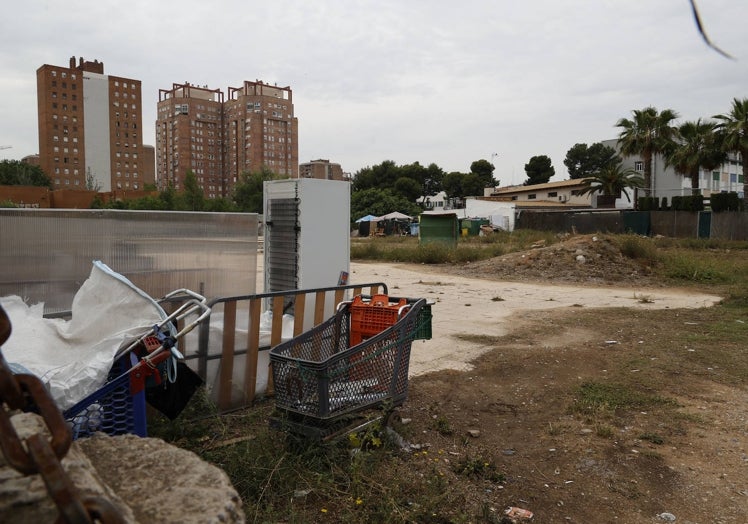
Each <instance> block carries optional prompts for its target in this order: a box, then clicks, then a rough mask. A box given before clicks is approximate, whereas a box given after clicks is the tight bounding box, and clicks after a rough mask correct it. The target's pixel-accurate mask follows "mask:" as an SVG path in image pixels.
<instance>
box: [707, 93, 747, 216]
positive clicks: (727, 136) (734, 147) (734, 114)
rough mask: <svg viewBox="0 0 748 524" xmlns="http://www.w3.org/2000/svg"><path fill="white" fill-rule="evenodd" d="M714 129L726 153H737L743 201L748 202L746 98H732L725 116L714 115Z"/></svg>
mask: <svg viewBox="0 0 748 524" xmlns="http://www.w3.org/2000/svg"><path fill="white" fill-rule="evenodd" d="M713 118H716V119H717V120H719V122H718V123H717V126H716V129H717V133H718V135H719V137H720V140H721V141H722V149H723V150H724V151H726V152H727V153H739V154H740V157H741V158H740V159H741V161H742V162H743V199H744V200H746V202H748V98H743V99H742V100H739V99H737V98H733V100H732V109H731V110H730V112H729V113H727V114H726V115H714V117H713Z"/></svg>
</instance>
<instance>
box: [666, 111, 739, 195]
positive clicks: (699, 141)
mask: <svg viewBox="0 0 748 524" xmlns="http://www.w3.org/2000/svg"><path fill="white" fill-rule="evenodd" d="M716 125H717V124H716V123H715V122H709V121H702V120H701V118H699V119H698V120H696V121H695V122H694V121H690V122H684V123H682V124H681V125H680V126H678V138H677V140H676V145H675V147H674V148H673V149H672V150H671V151H670V152H669V153H668V154H667V156H666V157H665V165H669V166H673V167H674V168H675V171H676V172H677V173H680V174H681V175H684V176H687V177H689V178H690V179H691V189H692V191H693V194H695V195H696V194H699V170H700V169H701V168H704V169H705V170H707V171H711V170H713V169H716V168H717V167H719V166H720V165H721V164H722V163H723V162H724V161H725V159H726V158H727V154H726V153H725V152H723V151H722V149H721V148H720V144H719V141H718V140H717V136H716V134H715V131H714V129H715V127H716Z"/></svg>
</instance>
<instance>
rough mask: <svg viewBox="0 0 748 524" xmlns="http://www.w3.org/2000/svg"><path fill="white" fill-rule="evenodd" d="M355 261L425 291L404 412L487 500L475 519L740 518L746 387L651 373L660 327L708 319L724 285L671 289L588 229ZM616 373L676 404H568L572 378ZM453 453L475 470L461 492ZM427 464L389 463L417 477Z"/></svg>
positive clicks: (436, 461) (744, 510)
mask: <svg viewBox="0 0 748 524" xmlns="http://www.w3.org/2000/svg"><path fill="white" fill-rule="evenodd" d="M580 257H583V259H580ZM351 272H352V277H351V281H352V282H354V283H362V282H373V281H383V282H385V283H387V284H388V285H389V288H390V294H391V295H396V296H410V297H425V298H428V299H429V300H431V301H432V302H433V305H432V312H433V324H432V326H433V328H432V329H433V338H432V340H430V341H416V342H415V343H414V346H413V352H412V356H411V380H410V393H409V398H408V400H407V402H406V403H405V405H404V406H403V408H402V409H401V412H400V415H401V416H402V417H403V418H404V420H405V422H406V423H407V424H406V425H403V426H402V429H403V431H404V435H406V437H407V439H408V440H409V442H410V443H411V444H415V445H416V448H417V449H418V448H420V450H421V451H420V453H421V454H422V455H421V456H422V460H423V461H428V463H429V468H431V469H429V470H428V471H432V472H434V471H438V474H439V475H446V477H445V478H446V479H448V480H447V488H446V489H447V490H448V491H447V493H448V494H449V495H445V496H450V497H453V498H454V504H455V506H462V507H468V506H470V507H482V508H483V510H484V511H485V512H486V513H487V516H485V517H484V519H483V521H485V522H490V521H495V522H498V521H500V519H501V515H502V514H503V511H504V509H505V508H507V507H509V506H516V507H521V508H524V509H527V510H530V511H532V512H533V513H534V518H533V519H532V522H535V523H546V522H552V523H557V522H575V523H608V522H616V523H650V522H678V523H744V522H748V391H747V390H746V387H745V384H737V385H725V384H724V383H721V382H719V381H713V380H710V378H709V372H710V371H709V369H711V368H708V369H707V370H704V372H703V373H700V374H696V375H694V374H689V375H688V376H679V375H678V373H676V372H673V373H669V374H667V373H662V375H657V374H656V373H658V371H657V370H656V369H654V368H652V369H650V364H651V363H652V362H654V361H656V359H666V358H667V356H666V355H667V352H663V347H664V346H666V345H667V341H668V339H669V334H670V333H672V332H673V331H676V330H682V329H684V327H685V328H694V329H698V327H699V326H700V325H704V324H705V323H708V322H710V320H714V319H713V318H711V317H710V315H713V313H712V312H713V311H714V309H713V308H711V307H710V306H712V305H714V304H715V303H717V302H718V301H719V300H720V297H719V296H716V295H712V294H709V293H697V292H694V291H692V290H689V291H685V290H676V289H668V288H665V287H663V286H662V285H661V284H660V283H659V282H657V281H656V280H655V279H653V277H652V276H651V275H650V271H649V270H648V268H646V267H642V266H640V265H638V264H637V263H636V262H634V261H631V260H629V259H625V257H622V256H621V254H620V253H619V252H617V251H616V249H615V248H614V247H613V245H612V244H611V243H610V242H609V241H607V240H606V239H605V238H598V237H593V236H578V237H573V238H570V239H568V240H567V241H566V242H563V243H561V244H559V245H554V246H549V247H544V246H538V247H537V249H534V250H531V251H529V252H525V253H516V254H511V255H507V256H505V257H499V258H497V259H492V260H490V261H487V262H480V263H474V264H468V265H465V266H461V267H458V268H455V267H446V266H445V267H432V266H429V267H426V266H415V265H392V264H379V263H376V264H368V263H354V264H352V265H351ZM558 282H562V283H563V285H556V283H558ZM632 283H633V284H632ZM746 321H748V319H746ZM676 349H677V350H681V348H672V350H673V351H675V350H676ZM682 351H692V349H689V348H688V347H686V348H682ZM622 373H629V374H636V373H641V376H642V382H641V383H642V384H643V386H642V387H646V384H648V381H652V380H654V381H655V382H657V383H658V384H661V385H662V388H661V389H663V390H664V391H665V392H666V394H667V397H668V398H669V399H671V400H672V401H674V402H676V403H677V405H678V408H677V410H673V409H672V408H667V409H666V408H659V407H656V406H655V407H652V408H651V409H649V408H647V409H646V410H644V409H642V410H641V411H636V410H634V411H632V410H627V411H626V412H622V413H618V412H616V413H613V414H611V415H610V417H609V418H607V419H605V418H601V417H598V416H592V417H590V416H587V417H586V416H583V415H580V414H579V413H574V412H572V411H570V406H572V405H573V404H574V391H575V389H576V388H577V387H578V386H580V385H581V384H583V383H585V382H588V381H598V382H605V381H606V380H607V379H608V378H609V377H610V378H611V379H612V377H615V376H621V374H622ZM645 376H646V379H645ZM424 451H425V452H426V453H424ZM418 453H419V452H418V451H416V456H417V457H418V456H419V455H418ZM416 460H417V459H413V462H411V465H413V464H416V462H415V461H416ZM457 463H460V464H463V463H464V464H467V465H470V464H472V466H471V467H473V468H474V469H475V473H476V475H474V478H473V480H472V481H471V482H470V483H469V484H468V489H465V485H464V484H460V478H459V477H455V474H454V471H455V467H454V466H455V464H457ZM481 464H483V469H482V470H481ZM434 468H435V469H434ZM489 469H490V470H491V471H494V470H495V471H496V472H498V473H500V474H501V475H502V476H503V478H504V480H503V482H501V483H497V482H495V479H489V478H488V477H489V476H490V475H486V473H487V472H488V471H489ZM408 471H410V473H408ZM426 471H427V470H426V469H425V467H424V468H419V467H409V468H404V470H403V472H400V473H399V474H412V475H413V476H414V478H413V481H414V482H418V481H423V477H424V475H425V474H426V475H427V474H428V473H425V472H426ZM481 473H483V474H484V475H483V476H481ZM450 482H451V483H450ZM492 519H495V520H492ZM434 521H435V522H449V519H448V517H447V516H445V517H444V518H443V519H439V518H437V517H436V516H434Z"/></svg>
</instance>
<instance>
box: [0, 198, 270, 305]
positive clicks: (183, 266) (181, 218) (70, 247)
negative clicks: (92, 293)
mask: <svg viewBox="0 0 748 524" xmlns="http://www.w3.org/2000/svg"><path fill="white" fill-rule="evenodd" d="M257 231H258V219H257V215H256V214H252V213H191V212H167V211H116V210H67V209H66V210H62V209H54V210H46V209H0V264H2V269H0V296H5V295H19V296H21V297H22V298H24V299H25V300H26V302H27V303H28V304H36V303H39V302H44V304H45V308H44V312H45V314H54V313H58V312H63V311H68V310H70V308H71V305H72V301H73V296H74V295H75V293H76V291H77V290H78V288H79V287H80V286H81V284H82V283H83V281H84V280H85V279H86V278H87V277H88V275H89V273H90V272H91V264H92V261H94V260H101V261H103V262H104V263H105V264H107V265H108V266H109V267H110V268H112V269H113V270H114V271H116V272H118V273H121V274H123V275H125V276H126V277H127V278H129V279H130V280H131V281H132V282H133V283H134V284H135V285H137V286H138V287H140V288H141V289H143V290H144V291H145V292H146V293H148V294H149V295H151V296H152V297H153V298H156V299H158V298H160V297H162V296H164V295H165V294H167V293H168V292H170V291H173V290H175V289H181V288H187V289H191V290H193V291H196V292H198V293H201V294H203V295H204V296H206V297H207V298H208V300H210V299H213V298H217V297H224V296H233V295H243V294H252V293H255V292H256V285H257V284H256V282H257V278H256V275H257V248H258V244H257Z"/></svg>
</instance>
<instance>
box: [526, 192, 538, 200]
mask: <svg viewBox="0 0 748 524" xmlns="http://www.w3.org/2000/svg"><path fill="white" fill-rule="evenodd" d="M536 197H537V195H536V194H535V193H530V194H529V195H527V200H535V198H536Z"/></svg>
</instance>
